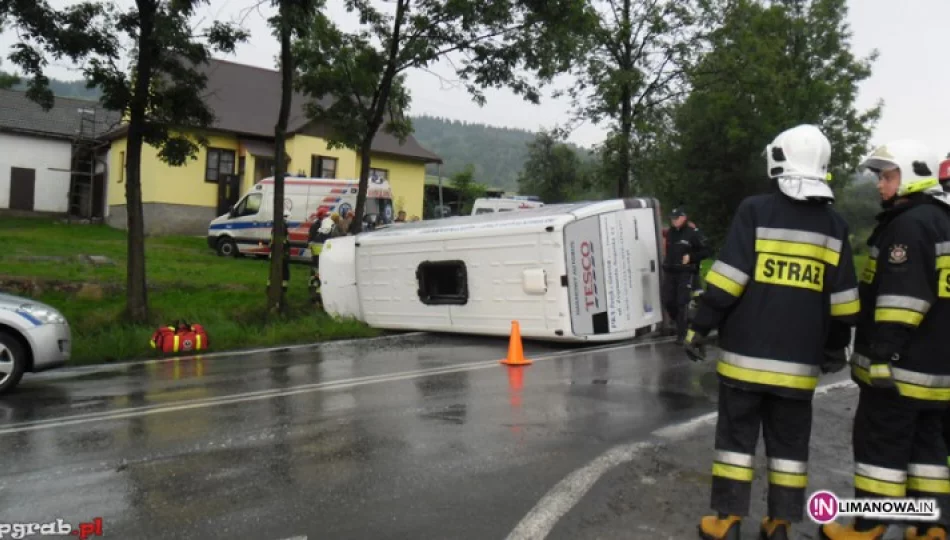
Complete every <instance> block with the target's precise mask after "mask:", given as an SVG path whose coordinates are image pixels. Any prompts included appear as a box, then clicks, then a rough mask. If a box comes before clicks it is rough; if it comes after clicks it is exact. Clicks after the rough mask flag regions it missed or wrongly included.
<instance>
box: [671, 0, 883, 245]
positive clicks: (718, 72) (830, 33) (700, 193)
mask: <svg viewBox="0 0 950 540" xmlns="http://www.w3.org/2000/svg"><path fill="white" fill-rule="evenodd" d="M846 15H847V7H846V2H845V0H781V1H779V0H773V1H771V2H758V1H753V0H737V1H736V2H734V3H732V4H731V7H730V9H729V10H728V11H726V13H725V16H724V22H723V25H722V26H721V27H720V28H719V29H717V30H716V31H715V32H713V33H712V35H711V36H710V42H711V45H712V51H711V52H710V53H708V54H707V55H706V56H705V57H704V58H703V59H702V61H701V62H700V63H699V64H698V66H697V67H696V68H695V69H693V70H691V72H690V82H691V84H692V86H693V88H694V90H693V92H692V93H691V95H690V96H689V98H688V99H687V100H686V101H685V103H684V104H683V105H682V106H680V107H678V108H677V110H676V111H675V116H674V119H675V128H676V129H675V135H674V136H671V137H670V138H669V140H667V141H666V142H665V143H663V145H662V151H661V152H660V154H662V155H661V156H660V157H658V158H657V159H658V160H659V161H661V162H662V163H663V165H664V168H665V170H667V171H668V172H667V173H666V174H665V176H664V177H663V178H661V181H660V183H659V185H658V191H659V193H660V194H661V196H662V198H663V199H664V201H668V202H669V203H670V204H676V205H679V204H684V203H685V206H686V207H687V208H688V209H690V210H692V211H693V213H694V214H695V215H697V218H698V219H699V220H700V222H701V223H702V225H703V227H704V228H705V229H706V232H707V234H708V235H709V237H710V238H712V239H714V240H716V241H718V240H721V239H722V237H723V236H724V234H725V230H726V228H727V227H728V224H729V222H730V220H731V218H732V214H733V211H734V209H735V208H736V206H737V205H738V204H739V202H740V201H741V200H742V199H743V198H745V197H746V196H749V195H751V194H754V193H757V192H762V191H764V190H766V189H768V188H769V185H770V184H769V182H768V180H767V176H766V170H765V158H764V156H763V155H762V152H763V150H764V149H765V146H766V145H767V144H768V143H769V142H770V141H771V140H772V139H773V138H774V137H775V136H776V135H778V134H779V133H780V132H781V131H783V130H785V129H788V128H791V127H793V126H795V125H798V124H802V123H812V124H816V125H818V126H820V127H821V128H822V130H823V131H824V132H825V134H826V135H827V136H828V138H829V139H830V141H831V144H832V161H831V164H832V171H833V174H834V177H835V181H834V183H833V186H835V187H837V188H841V187H843V186H844V184H846V183H847V180H848V179H849V178H850V177H851V171H853V170H854V168H855V166H856V165H857V161H858V159H859V157H860V155H861V154H862V153H863V152H865V150H866V144H867V140H868V138H869V136H870V133H871V130H872V129H873V128H874V124H875V122H876V121H877V119H878V118H879V116H880V112H881V105H878V106H876V107H873V108H871V109H870V110H867V111H858V110H857V109H856V108H855V101H856V97H857V92H858V84H859V83H860V82H861V81H862V80H864V79H866V78H867V77H869V76H870V73H871V68H870V64H871V62H872V61H873V59H874V58H875V57H876V53H874V54H872V55H871V56H870V57H869V58H867V59H857V58H855V57H854V55H853V54H852V53H851V51H850V30H849V28H848V25H847V24H846V22H845V19H846Z"/></svg>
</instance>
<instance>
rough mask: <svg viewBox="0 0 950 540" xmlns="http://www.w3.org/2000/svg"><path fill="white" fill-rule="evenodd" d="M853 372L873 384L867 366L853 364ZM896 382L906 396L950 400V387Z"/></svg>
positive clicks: (862, 380) (864, 381)
mask: <svg viewBox="0 0 950 540" xmlns="http://www.w3.org/2000/svg"><path fill="white" fill-rule="evenodd" d="M851 373H852V374H854V376H855V378H857V379H858V380H859V381H861V382H863V383H864V384H868V385H869V384H871V375H870V373H869V372H868V370H867V369H866V368H863V367H861V366H856V365H854V364H852V365H851ZM894 384H895V385H896V386H897V391H898V392H899V393H900V395H902V396H904V397H909V398H915V399H923V400H927V401H950V388H928V387H926V386H918V385H916V384H910V383H906V382H901V381H894ZM948 463H950V462H948Z"/></svg>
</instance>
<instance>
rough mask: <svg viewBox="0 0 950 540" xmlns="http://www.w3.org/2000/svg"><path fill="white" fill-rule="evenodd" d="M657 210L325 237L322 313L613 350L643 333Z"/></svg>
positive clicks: (563, 210) (650, 202)
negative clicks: (606, 344) (514, 327)
mask: <svg viewBox="0 0 950 540" xmlns="http://www.w3.org/2000/svg"><path fill="white" fill-rule="evenodd" d="M661 226H662V216H661V215H660V205H659V202H658V201H657V200H656V199H652V198H630V199H616V200H609V201H599V202H587V203H574V204H552V205H545V206H544V207H540V208H534V209H526V210H521V211H518V212H501V213H490V214H482V215H477V216H458V217H451V218H445V219H439V220H432V221H422V222H415V223H406V224H404V225H402V226H400V227H390V228H387V229H382V230H377V231H371V232H366V233H362V234H359V235H356V236H347V237H339V238H332V239H330V240H328V241H327V242H326V244H324V248H323V251H322V253H321V255H320V275H321V285H322V295H323V303H324V308H325V309H326V310H327V311H328V312H329V313H331V314H333V315H335V316H339V317H347V318H353V319H356V320H360V321H363V322H365V323H366V324H368V325H370V326H372V327H375V328H379V329H388V330H421V331H431V332H452V333H462V334H480V335H491V336H508V335H509V333H510V331H511V323H512V321H518V323H519V326H520V329H521V335H522V336H523V337H525V338H533V339H539V340H547V341H562V342H603V341H620V340H626V339H630V338H634V337H639V336H642V335H645V334H649V333H652V332H655V331H656V330H657V329H658V328H659V326H660V325H661V324H662V322H663V309H662V307H661V304H660V275H661V270H660V267H661V260H660V257H661Z"/></svg>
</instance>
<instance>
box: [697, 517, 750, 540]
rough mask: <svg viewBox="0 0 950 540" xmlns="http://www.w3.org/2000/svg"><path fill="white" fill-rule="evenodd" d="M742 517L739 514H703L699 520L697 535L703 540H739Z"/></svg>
mask: <svg viewBox="0 0 950 540" xmlns="http://www.w3.org/2000/svg"><path fill="white" fill-rule="evenodd" d="M741 525H742V518H740V517H739V516H726V517H717V516H704V517H703V519H702V521H700V522H699V537H700V538H702V539H703V540H739V539H740V538H741V537H742V535H741V534H740V527H741Z"/></svg>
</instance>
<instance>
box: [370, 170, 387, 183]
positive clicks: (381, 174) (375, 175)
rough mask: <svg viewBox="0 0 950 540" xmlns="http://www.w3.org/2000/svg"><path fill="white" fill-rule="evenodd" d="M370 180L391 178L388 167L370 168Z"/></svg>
mask: <svg viewBox="0 0 950 540" xmlns="http://www.w3.org/2000/svg"><path fill="white" fill-rule="evenodd" d="M369 180H370V182H372V181H373V180H382V181H387V180H389V170H387V169H370V170H369Z"/></svg>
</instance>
